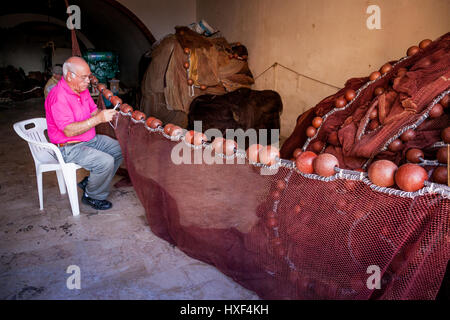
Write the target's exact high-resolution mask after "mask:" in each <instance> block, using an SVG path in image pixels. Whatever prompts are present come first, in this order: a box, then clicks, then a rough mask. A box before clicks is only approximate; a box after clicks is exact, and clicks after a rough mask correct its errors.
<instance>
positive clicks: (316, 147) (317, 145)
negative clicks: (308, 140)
mask: <svg viewBox="0 0 450 320" xmlns="http://www.w3.org/2000/svg"><path fill="white" fill-rule="evenodd" d="M324 146H325V143H324V142H323V141H320V140H317V141H314V142H313V143H312V144H311V150H312V151H313V152H315V153H320V152H322V149H323V147H324Z"/></svg>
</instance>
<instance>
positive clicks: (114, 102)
mask: <svg viewBox="0 0 450 320" xmlns="http://www.w3.org/2000/svg"><path fill="white" fill-rule="evenodd" d="M109 101H111V103H112V105H113V106H117V105H119V104H122V102H123V101H122V99H120V98H119V97H118V96H112V97H111V99H109Z"/></svg>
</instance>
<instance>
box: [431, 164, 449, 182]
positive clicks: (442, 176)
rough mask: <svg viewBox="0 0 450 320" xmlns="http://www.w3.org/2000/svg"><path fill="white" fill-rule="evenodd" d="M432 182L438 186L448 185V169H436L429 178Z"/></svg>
mask: <svg viewBox="0 0 450 320" xmlns="http://www.w3.org/2000/svg"><path fill="white" fill-rule="evenodd" d="M431 178H432V179H433V181H434V182H436V183H440V184H447V183H448V169H447V168H446V167H437V168H436V169H434V171H433V175H432V176H431Z"/></svg>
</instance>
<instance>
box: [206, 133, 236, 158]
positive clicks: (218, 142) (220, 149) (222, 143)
mask: <svg viewBox="0 0 450 320" xmlns="http://www.w3.org/2000/svg"><path fill="white" fill-rule="evenodd" d="M211 147H212V148H213V149H214V152H216V153H219V154H220V153H223V154H225V155H227V156H231V155H233V154H234V153H235V150H237V143H236V141H234V140H231V139H225V138H223V137H217V138H215V139H214V141H213V142H212V143H211Z"/></svg>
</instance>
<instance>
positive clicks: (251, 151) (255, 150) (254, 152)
mask: <svg viewBox="0 0 450 320" xmlns="http://www.w3.org/2000/svg"><path fill="white" fill-rule="evenodd" d="M262 147H263V146H262V145H260V144H252V145H251V146H250V147H248V149H247V158H248V160H249V161H250V162H259V151H260V150H261V149H262Z"/></svg>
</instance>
